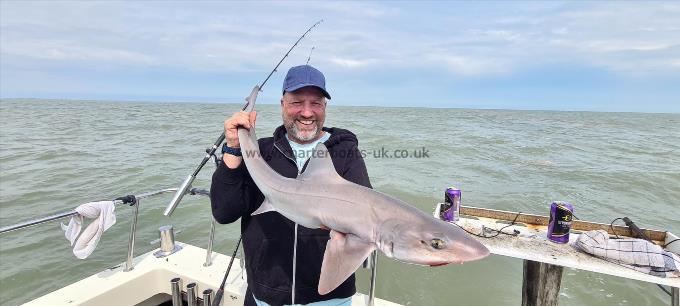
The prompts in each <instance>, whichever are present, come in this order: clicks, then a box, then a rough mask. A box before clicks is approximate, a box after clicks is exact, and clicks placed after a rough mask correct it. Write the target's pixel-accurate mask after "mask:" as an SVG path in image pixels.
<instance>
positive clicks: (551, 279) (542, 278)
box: [522, 259, 564, 306]
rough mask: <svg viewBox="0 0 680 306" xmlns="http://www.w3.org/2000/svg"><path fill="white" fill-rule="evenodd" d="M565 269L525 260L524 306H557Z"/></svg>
mask: <svg viewBox="0 0 680 306" xmlns="http://www.w3.org/2000/svg"><path fill="white" fill-rule="evenodd" d="M563 270H564V267H562V266H555V265H551V264H547V263H542V262H536V261H531V260H526V259H525V260H524V279H523V281H522V306H557V302H558V301H559V293H560V284H561V283H562V271H563Z"/></svg>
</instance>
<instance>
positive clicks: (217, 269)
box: [24, 242, 399, 306]
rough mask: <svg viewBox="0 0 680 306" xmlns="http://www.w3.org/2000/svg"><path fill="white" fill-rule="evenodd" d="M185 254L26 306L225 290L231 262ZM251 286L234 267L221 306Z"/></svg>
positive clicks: (357, 302)
mask: <svg viewBox="0 0 680 306" xmlns="http://www.w3.org/2000/svg"><path fill="white" fill-rule="evenodd" d="M177 244H179V245H181V246H182V250H180V251H178V252H176V253H174V254H172V255H170V256H168V257H165V258H156V257H155V256H154V255H153V252H154V251H156V250H154V251H151V252H149V253H146V254H143V255H141V256H138V257H136V258H135V260H134V269H133V270H132V271H128V272H124V271H123V266H124V265H119V266H117V267H114V268H110V269H107V270H105V271H102V272H100V273H97V274H95V275H92V276H90V277H88V278H85V279H83V280H80V281H78V282H76V283H73V284H71V285H69V286H66V287H64V288H61V289H59V290H57V291H54V292H52V293H49V294H46V295H44V296H42V297H39V298H37V299H35V300H33V301H30V302H28V303H26V304H24V305H31V306H35V305H45V306H56V305H83V306H89V305H92V306H95V305H97V306H109V305H111V306H114V305H139V306H146V305H158V304H159V303H162V302H163V301H167V300H169V297H170V295H171V289H170V279H172V278H175V277H180V278H181V279H182V288H183V289H184V290H186V289H185V288H186V285H187V284H189V283H191V282H195V283H196V284H197V289H198V290H197V291H196V292H197V296H198V297H201V296H202V292H203V290H205V289H212V290H213V291H214V292H216V291H217V289H218V288H219V286H220V283H221V282H222V279H223V278H224V273H225V272H226V270H227V266H228V264H229V259H230V257H229V256H226V255H223V254H220V253H216V252H213V264H212V265H210V266H208V267H204V266H203V262H204V260H203V259H204V258H205V256H206V250H205V249H202V248H199V247H195V246H192V245H189V244H184V243H180V242H177ZM245 290H246V281H245V276H244V275H243V271H242V270H241V267H240V266H239V264H238V261H237V260H236V261H234V264H233V265H232V268H231V272H230V273H229V278H228V280H227V285H226V286H225V290H224V298H223V299H222V303H221V304H220V305H225V306H237V305H238V306H241V305H243V301H244V294H245ZM367 302H368V296H366V295H364V294H361V293H357V294H355V295H354V297H353V298H352V305H353V306H364V305H368V303H367ZM374 305H376V306H398V305H399V304H395V303H392V302H389V301H385V300H380V299H377V298H376V299H375V304H374Z"/></svg>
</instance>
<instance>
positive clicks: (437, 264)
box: [427, 262, 450, 267]
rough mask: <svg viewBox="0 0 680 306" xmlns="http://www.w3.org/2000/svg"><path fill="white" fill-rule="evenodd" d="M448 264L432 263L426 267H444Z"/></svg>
mask: <svg viewBox="0 0 680 306" xmlns="http://www.w3.org/2000/svg"><path fill="white" fill-rule="evenodd" d="M448 264H450V262H433V263H429V264H427V265H428V266H430V267H439V266H444V265H448Z"/></svg>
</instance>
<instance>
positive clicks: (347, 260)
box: [317, 230, 375, 295]
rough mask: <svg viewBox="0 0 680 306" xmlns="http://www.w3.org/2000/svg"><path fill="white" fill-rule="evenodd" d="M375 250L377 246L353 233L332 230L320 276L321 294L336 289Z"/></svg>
mask: <svg viewBox="0 0 680 306" xmlns="http://www.w3.org/2000/svg"><path fill="white" fill-rule="evenodd" d="M373 250H375V246H374V245H373V244H371V243H367V242H365V241H363V240H361V238H359V237H357V236H355V235H352V234H343V233H340V232H336V231H334V230H331V239H330V240H328V242H327V243H326V252H325V253H324V254H323V263H321V275H320V277H319V287H318V288H317V290H318V291H319V294H321V295H325V294H328V293H329V292H331V291H333V290H335V288H337V287H338V286H340V284H342V282H344V281H345V280H346V279H347V278H348V277H349V276H350V275H352V273H354V271H356V270H357V269H358V268H359V266H360V265H361V263H363V262H364V260H365V259H366V257H368V255H370V254H371V252H373Z"/></svg>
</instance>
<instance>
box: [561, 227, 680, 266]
mask: <svg viewBox="0 0 680 306" xmlns="http://www.w3.org/2000/svg"><path fill="white" fill-rule="evenodd" d="M573 246H574V248H576V249H577V250H581V251H583V252H586V253H588V254H591V255H593V256H596V257H599V258H602V259H604V260H606V261H609V262H612V263H615V264H618V265H621V266H624V267H628V268H631V269H633V270H637V271H640V272H642V273H647V274H650V275H654V276H659V277H680V270H679V269H680V258H678V256H677V255H675V254H673V253H671V252H668V251H666V250H664V249H663V248H661V247H660V246H658V245H656V244H653V243H651V242H649V241H646V240H642V239H635V238H624V239H611V238H609V234H607V232H606V231H604V230H596V231H588V232H584V233H582V234H581V235H579V237H578V239H576V242H575V243H574V244H573Z"/></svg>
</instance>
